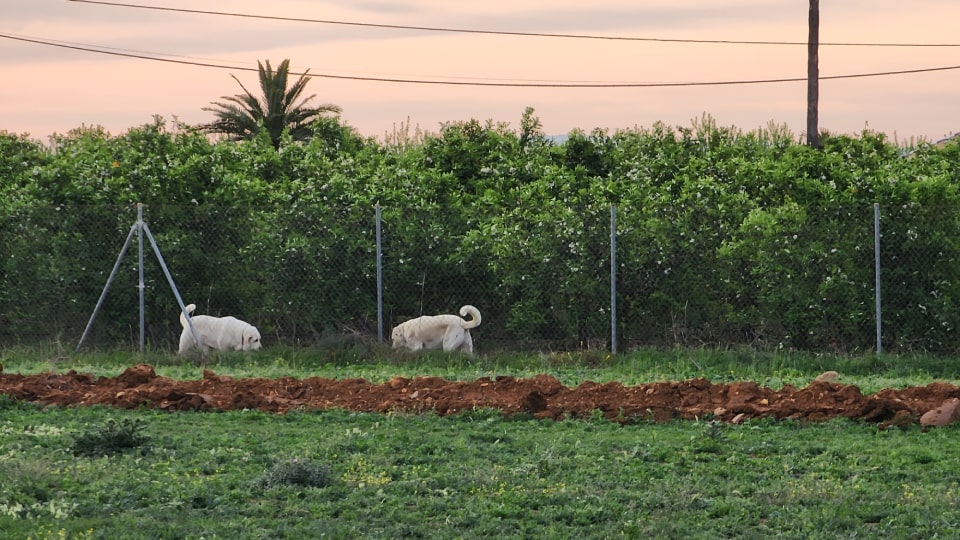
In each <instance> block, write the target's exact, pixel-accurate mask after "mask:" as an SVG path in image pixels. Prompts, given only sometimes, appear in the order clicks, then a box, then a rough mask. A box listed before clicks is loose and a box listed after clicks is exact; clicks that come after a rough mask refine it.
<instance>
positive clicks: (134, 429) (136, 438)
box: [70, 418, 150, 457]
mask: <svg viewBox="0 0 960 540" xmlns="http://www.w3.org/2000/svg"><path fill="white" fill-rule="evenodd" d="M145 427H146V426H145V425H144V424H143V423H142V422H141V421H140V420H139V419H136V418H124V419H121V420H116V419H114V418H108V419H107V421H106V422H104V424H103V425H102V426H98V427H95V428H92V429H89V430H85V431H83V432H81V433H79V434H77V435H75V436H74V441H73V446H72V447H71V448H70V450H71V451H72V452H73V453H74V454H75V455H78V456H88V457H98V456H105V455H109V454H117V453H120V452H124V451H127V450H131V449H134V448H139V447H141V446H143V445H145V444H146V443H147V442H148V441H149V440H150V438H149V437H148V436H146V435H144V434H143V433H141V431H143V429H144V428H145Z"/></svg>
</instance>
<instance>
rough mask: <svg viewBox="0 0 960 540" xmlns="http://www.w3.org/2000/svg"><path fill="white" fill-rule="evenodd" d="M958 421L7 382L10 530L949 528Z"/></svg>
mask: <svg viewBox="0 0 960 540" xmlns="http://www.w3.org/2000/svg"><path fill="white" fill-rule="evenodd" d="M138 362H145V363H150V364H151V365H154V366H155V367H156V369H157V372H158V374H160V375H163V376H167V377H174V378H193V377H198V376H199V374H200V371H201V369H202V368H201V367H200V366H198V365H196V364H195V363H180V362H179V361H177V360H175V359H173V358H171V357H170V356H169V355H164V354H160V353H157V354H155V355H153V354H148V355H133V356H131V355H129V354H122V353H100V354H87V355H79V356H71V357H66V356H61V355H56V356H54V355H52V354H51V353H50V351H32V352H31V351H14V350H7V351H3V352H2V353H0V363H2V364H3V366H4V373H24V374H26V373H36V372H42V371H49V370H57V371H61V370H68V369H76V370H77V371H84V372H91V373H94V374H96V375H116V374H118V373H120V372H122V371H123V370H124V369H125V368H127V367H129V366H130V365H132V364H133V363H138ZM952 365H953V362H952V361H950V360H949V359H933V358H922V357H910V358H894V357H882V358H877V357H873V356H864V357H861V358H856V357H853V358H850V357H848V358H836V357H825V356H812V355H798V354H786V353H782V354H759V353H754V352H749V351H722V352H711V351H699V350H698V351H642V352H637V353H631V354H629V355H622V356H617V357H615V358H609V357H606V356H604V355H602V354H581V355H571V354H555V355H530V356H517V355H512V356H494V357H482V358H480V359H479V360H477V361H475V362H469V361H466V360H464V359H460V358H447V357H443V356H441V355H424V356H419V357H406V358H398V357H391V356H390V355H386V354H384V355H374V357H372V359H370V358H368V357H365V356H364V355H362V354H360V355H351V354H349V352H347V353H345V352H344V351H335V352H330V351H325V352H323V351H320V352H318V351H292V350H272V351H263V352H261V353H258V354H256V355H226V356H222V357H218V358H214V359H212V361H211V363H210V364H208V365H207V366H206V367H207V368H208V369H213V370H214V371H216V372H218V373H225V374H230V375H232V376H234V377H242V376H259V377H278V376H295V377H306V376H327V377H355V376H361V377H365V378H368V379H369V380H371V381H379V380H388V379H389V378H391V377H393V376H396V375H401V376H411V375H439V376H444V377H447V378H451V379H471V378H476V377H480V376H489V375H505V374H508V375H515V376H521V377H523V376H528V375H532V374H537V373H548V374H552V375H554V376H556V377H558V378H559V379H560V380H561V381H563V382H564V383H565V384H577V383H579V382H582V381H583V380H588V379H589V380H596V381H609V380H618V381H621V382H623V383H624V384H636V383H640V382H648V381H652V380H666V379H673V380H678V379H686V378H693V377H701V376H702V377H706V378H708V379H711V380H713V381H728V380H754V381H757V382H759V383H760V384H762V385H766V386H771V387H776V386H779V385H783V384H794V385H803V384H806V382H808V381H809V380H810V379H811V378H812V377H813V376H815V375H816V374H817V373H819V372H821V371H824V370H826V369H836V370H837V371H839V372H840V373H841V377H842V382H844V383H846V384H857V385H859V386H861V388H862V389H863V391H864V392H865V393H867V392H874V391H877V390H879V389H880V388H883V387H902V386H913V385H924V384H927V383H929V382H931V381H933V380H945V381H947V382H954V383H956V381H955V380H953V377H954V372H953V368H952ZM958 431H960V430H958V428H956V427H954V426H951V427H946V428H937V429H932V430H928V431H924V430H921V429H920V427H919V426H913V427H910V428H907V429H905V430H901V429H889V430H879V429H878V428H877V426H875V425H872V424H864V423H857V422H851V421H847V420H834V421H830V422H826V423H819V424H799V423H796V422H790V421H780V422H776V421H772V420H759V421H750V422H747V423H745V424H743V425H728V424H719V423H715V422H711V421H708V420H702V421H684V422H674V423H665V424H655V423H637V424H632V425H627V426H621V425H620V424H616V423H612V422H609V421H606V420H603V419H601V418H599V417H598V418H593V419H587V420H567V421H559V422H554V421H541V420H533V419H530V418H526V417H523V416H515V417H513V418H509V419H508V418H504V417H502V416H501V415H500V414H499V413H498V411H493V410H474V411H471V412H468V413H465V414H462V415H458V416H451V417H438V416H436V415H432V414H422V415H421V414H417V415H412V414H387V415H381V414H358V413H348V412H345V411H336V410H331V411H296V412H292V413H288V414H286V415H282V416H277V415H270V414H266V413H262V412H258V411H235V412H226V413H196V412H194V413H183V412H180V413H163V412H158V411H156V410H115V409H108V408H102V407H87V408H66V409H48V408H44V407H42V406H40V405H37V404H31V403H23V402H16V401H14V400H12V399H10V398H7V397H4V396H0V531H2V533H3V534H2V536H3V538H111V539H115V538H151V539H152V538H191V539H193V538H232V539H246V538H291V539H293V538H297V539H300V538H320V537H327V538H404V537H406V538H679V537H686V538H711V539H714V538H770V537H783V538H853V537H869V538H881V537H883V538H950V537H955V535H956V530H957V527H958V526H960V504H958V503H960V501H958V498H960V485H958V483H960V475H958V471H960V445H957V444H956V439H957V436H958Z"/></svg>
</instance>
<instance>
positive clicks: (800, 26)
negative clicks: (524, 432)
mask: <svg viewBox="0 0 960 540" xmlns="http://www.w3.org/2000/svg"><path fill="white" fill-rule="evenodd" d="M2 2H3V5H4V12H5V13H4V16H3V18H2V19H0V34H3V35H7V36H14V37H17V38H25V39H37V40H41V41H57V42H61V43H66V44H69V45H75V46H81V47H87V46H91V47H94V48H98V49H105V48H110V49H111V50H124V51H128V52H129V51H133V52H134V53H135V54H144V55H148V56H159V57H164V58H179V59H181V60H186V61H191V62H200V63H215V64H218V65H229V66H235V67H237V68H256V64H257V61H258V60H270V61H271V63H273V64H274V65H276V64H279V63H280V62H281V61H282V60H283V59H285V58H289V59H290V60H291V67H292V69H293V70H295V71H302V70H306V69H309V70H310V74H311V75H313V76H314V77H313V79H312V80H311V81H310V83H309V84H308V85H307V94H316V95H317V97H316V98H315V101H314V103H332V104H336V105H339V106H340V107H342V108H343V113H342V115H341V118H342V119H343V120H344V121H345V122H346V123H347V124H348V125H350V126H353V127H354V128H356V129H357V130H358V131H359V132H360V133H362V134H364V135H369V136H377V137H381V138H382V137H383V136H384V134H386V133H388V132H392V131H393V130H394V128H395V127H399V126H400V125H401V124H404V123H407V122H408V121H409V123H410V124H412V125H413V126H419V127H420V128H421V129H423V130H426V131H437V130H438V129H439V127H440V125H441V123H443V122H448V121H458V120H469V119H477V120H481V121H486V120H493V121H495V122H507V123H509V124H510V125H511V126H512V127H514V128H516V127H517V126H518V125H519V121H520V118H521V116H522V114H523V111H524V109H525V108H526V107H528V106H529V107H533V108H534V109H535V110H536V115H537V116H538V117H539V118H540V120H541V122H542V124H543V128H544V131H545V132H546V133H547V134H551V135H558V134H565V133H568V132H570V131H571V130H573V129H582V130H585V131H590V130H592V129H594V128H604V129H608V130H611V131H613V130H617V129H622V128H632V127H635V126H641V127H649V126H651V125H652V124H654V123H655V122H658V121H661V122H664V123H666V124H669V125H675V126H690V125H691V122H692V120H693V119H697V118H700V117H701V116H702V115H703V114H705V113H706V114H709V115H711V116H713V117H714V118H715V119H716V121H717V122H718V123H720V124H721V125H725V126H736V127H738V128H740V129H742V130H744V131H750V130H753V129H756V128H758V127H766V126H767V125H768V123H770V122H774V123H777V124H786V125H787V126H788V127H789V128H790V129H791V130H792V131H793V133H794V134H795V135H796V136H797V137H799V136H801V135H802V133H803V132H804V130H805V127H806V83H805V82H788V83H771V84H754V85H729V86H698V87H673V88H615V89H609V88H608V89H583V88H580V89H574V88H501V87H475V86H451V85H436V84H411V83H388V82H373V81H357V80H341V79H334V78H326V77H323V75H332V76H347V77H368V78H392V79H407V80H433V81H437V80H446V81H450V80H456V81H476V82H504V81H506V82H514V83H517V82H519V83H555V84H563V83H597V82H599V83H633V84H646V83H678V82H709V81H741V80H763V79H778V78H803V77H805V76H806V47H805V46H802V45H799V46H797V45H776V46H759V45H733V44H701V43H665V42H650V41H627V40H588V39H562V38H546V37H529V36H505V35H487V34H465V33H451V32H434V31H425V30H421V31H412V30H401V29H384V28H370V27H364V26H347V25H331V24H317V23H306V22H291V21H277V20H264V19H253V18H236V17H225V16H214V15H202V14H189V13H177V12H168V11H157V10H147V9H133V8H123V7H112V6H104V5H96V4H89V3H80V2H71V1H68V0H2ZM128 3H139V4H141V5H153V6H163V7H168V8H185V9H194V10H206V11H224V12H231V13H244V14H258V15H268V16H273V17H290V18H308V19H322V20H328V21H346V22H357V23H374V24H381V25H405V26H418V27H431V28H438V27H443V28H456V29H472V30H485V31H502V32H523V33H552V34H579V35H592V36H616V37H633V38H636V37H642V38H658V39H693V40H737V41H790V42H801V43H802V42H805V41H806V39H807V8H808V5H809V4H808V2H804V1H798V0H790V1H788V0H753V1H749V0H743V1H725V0H721V1H716V0H713V1H706V0H703V1H692V0H673V1H660V0H651V1H646V2H636V1H634V0H594V1H592V2H586V3H585V2H582V1H580V0H551V1H541V0H528V1H513V2H506V1H502V0H487V1H485V2H469V3H468V2H449V1H448V0H408V1H389V0H360V1H357V0H351V1H322V0H319V1H318V0H274V1H272V2H270V3H269V4H264V3H262V2H259V1H253V0H231V1H224V0H221V1H214V0H211V1H203V2H197V1H194V0H168V1H163V2H161V1H160V0H154V1H152V2H148V1H146V0H144V1H143V2H136V0H131V1H129V2H128ZM265 6H266V7H265ZM958 20H960V2H956V1H955V0H914V1H912V2H903V1H902V0H844V1H843V2H821V24H820V39H821V42H823V43H827V42H834V43H852V42H857V43H902V44H920V43H923V44H960V38H958V37H957V35H956V30H955V29H956V21H958ZM958 52H960V47H923V48H921V47H838V46H826V45H824V46H821V48H820V74H821V76H823V77H828V76H836V75H850V74H860V73H874V72H888V71H900V70H917V69H929V68H943V67H952V66H957V65H960V56H958V55H957V53H958ZM0 73H2V74H3V77H2V82H0V131H7V132H12V133H28V134H30V136H31V137H33V138H36V139H41V140H43V139H45V138H46V137H47V136H49V135H50V134H52V133H65V132H66V131H68V130H70V129H73V128H76V127H79V126H81V125H88V126H89V125H101V126H103V127H105V128H106V129H107V130H108V131H110V132H111V133H113V134H120V133H122V132H124V131H126V130H127V129H128V128H130V127H135V126H139V125H142V124H145V123H149V122H151V121H152V118H153V116H154V115H160V116H162V117H164V118H165V119H167V120H168V121H171V122H172V121H173V120H174V119H177V120H180V121H183V122H186V123H189V124H196V123H201V122H206V121H209V120H211V119H212V115H211V114H210V113H209V112H206V111H203V110H202V108H203V107H206V106H208V105H209V104H210V102H211V101H214V100H219V98H220V97H221V96H223V95H233V94H237V93H239V92H240V91H241V89H240V87H239V86H238V85H237V84H236V82H235V81H234V80H233V79H232V78H231V77H230V75H231V74H233V75H236V76H237V77H238V78H239V79H240V80H241V81H243V83H244V84H245V85H246V86H247V88H249V89H250V90H252V91H254V92H256V91H257V84H256V74H255V73H254V72H250V71H243V70H241V69H220V68H209V67H198V66H191V65H181V64H176V63H168V62H158V61H151V60H142V59H133V58H124V57H120V56H111V55H104V54H97V53H90V52H83V51H77V50H71V49H65V48H57V47H51V46H47V45H41V44H35V43H28V42H24V41H20V40H14V39H3V38H0ZM957 88H960V69H949V70H942V71H935V72H926V73H915V74H907V75H895V76H885V77H867V78H856V79H842V80H823V81H821V86H820V102H819V108H820V126H821V128H822V129H826V130H829V131H830V132H832V133H849V134H857V133H859V132H860V131H861V130H863V129H864V128H869V129H871V130H874V131H879V132H883V133H886V134H887V135H888V136H889V137H890V138H891V139H893V138H896V139H898V140H900V141H909V140H911V139H919V138H923V139H926V140H937V139H940V138H943V137H945V136H948V135H950V134H953V133H955V132H957V131H960V114H958V113H960V99H958V95H957Z"/></svg>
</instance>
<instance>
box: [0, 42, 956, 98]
mask: <svg viewBox="0 0 960 540" xmlns="http://www.w3.org/2000/svg"><path fill="white" fill-rule="evenodd" d="M0 38H5V39H12V40H16V41H24V42H28V43H36V44H39V45H47V46H50V47H60V48H64V49H72V50H77V51H83V52H91V53H97V54H107V55H112V56H122V57H126V58H137V59H141V60H153V61H156V62H167V63H171V64H183V65H190V66H199V67H208V68H218V69H232V70H237V71H254V72H256V71H258V68H252V67H245V66H227V65H221V64H213V63H209V62H195V61H189V60H178V59H174V58H161V57H158V56H150V55H147V54H140V53H133V52H124V51H123V50H118V49H110V50H104V49H97V48H93V47H91V46H83V45H77V44H69V43H63V42H55V41H49V40H44V39H39V38H31V37H26V36H16V35H11V34H3V33H0ZM956 69H960V65H958V66H941V67H933V68H918V69H906V70H898V71H881V72H874V73H855V74H848V75H828V76H821V77H819V79H820V80H835V79H855V78H864V77H883V76H889V75H908V74H915V73H930V72H935V71H949V70H956ZM290 74H291V75H306V76H309V77H318V78H324V79H340V80H351V81H369V82H386V83H404V84H433V85H452V86H485V87H512V88H671V87H683V86H736V85H746V84H770V83H786V82H800V81H806V80H807V79H806V77H785V78H778V79H746V80H738V81H699V82H696V81H695V82H673V83H534V82H492V81H491V82H477V81H452V80H428V79H398V78H387V77H360V76H354V75H333V74H329V73H308V72H307V71H304V72H293V71H291V72H290Z"/></svg>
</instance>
